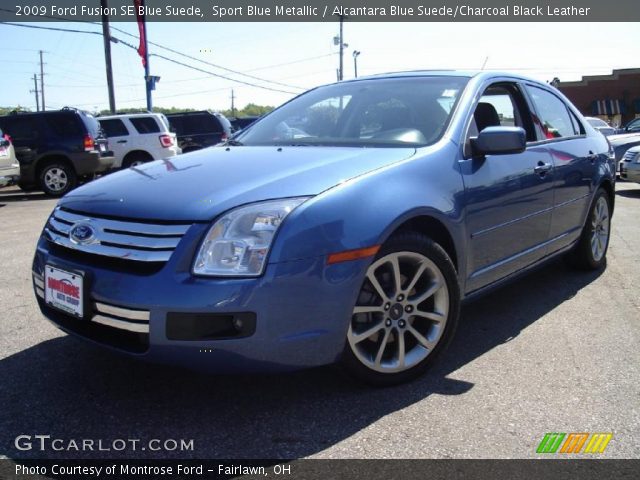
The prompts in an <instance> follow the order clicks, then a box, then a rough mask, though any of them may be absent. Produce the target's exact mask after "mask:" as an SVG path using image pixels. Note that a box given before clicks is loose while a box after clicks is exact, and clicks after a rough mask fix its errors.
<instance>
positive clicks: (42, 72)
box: [40, 50, 47, 112]
mask: <svg viewBox="0 0 640 480" xmlns="http://www.w3.org/2000/svg"><path fill="white" fill-rule="evenodd" d="M40 95H41V97H42V111H43V112H44V111H45V110H46V109H47V108H46V107H45V104H44V63H42V50H40Z"/></svg>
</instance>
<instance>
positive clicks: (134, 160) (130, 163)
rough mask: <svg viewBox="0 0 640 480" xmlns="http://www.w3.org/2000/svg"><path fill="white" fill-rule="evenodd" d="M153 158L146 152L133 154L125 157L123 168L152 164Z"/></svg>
mask: <svg viewBox="0 0 640 480" xmlns="http://www.w3.org/2000/svg"><path fill="white" fill-rule="evenodd" d="M152 160H153V157H152V156H151V155H149V154H148V153H145V152H133V153H130V154H128V155H127V156H126V157H124V160H123V161H122V168H129V167H139V166H140V165H142V164H144V163H147V162H150V161H152Z"/></svg>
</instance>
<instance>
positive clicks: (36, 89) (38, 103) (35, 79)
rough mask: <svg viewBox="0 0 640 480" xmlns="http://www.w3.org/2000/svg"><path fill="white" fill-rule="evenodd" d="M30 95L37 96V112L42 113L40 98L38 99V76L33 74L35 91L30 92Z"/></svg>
mask: <svg viewBox="0 0 640 480" xmlns="http://www.w3.org/2000/svg"><path fill="white" fill-rule="evenodd" d="M29 93H35V94H36V112H39V111H40V97H38V75H37V74H36V73H34V74H33V90H29Z"/></svg>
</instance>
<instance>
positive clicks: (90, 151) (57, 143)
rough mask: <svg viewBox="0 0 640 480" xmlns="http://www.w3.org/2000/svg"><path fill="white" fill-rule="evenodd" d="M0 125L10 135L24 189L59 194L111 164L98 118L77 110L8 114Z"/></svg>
mask: <svg viewBox="0 0 640 480" xmlns="http://www.w3.org/2000/svg"><path fill="white" fill-rule="evenodd" d="M0 128H2V130H4V131H5V132H6V133H8V134H9V135H10V136H11V139H12V141H13V145H14V147H15V151H16V156H17V158H18V161H19V162H20V183H19V185H20V187H21V188H23V189H25V190H29V189H32V188H34V187H39V188H41V189H42V190H43V191H44V192H45V193H46V194H47V195H51V196H54V197H59V196H62V195H64V194H65V193H67V192H69V191H70V190H72V189H73V188H74V187H75V186H76V184H77V183H78V180H79V179H84V178H92V177H93V176H94V175H95V174H96V173H100V172H104V171H105V170H108V169H109V168H110V167H111V165H112V164H113V155H112V153H111V152H110V151H109V147H108V145H109V144H108V142H107V137H105V136H104V133H103V132H102V130H101V129H100V125H99V124H98V121H97V120H96V119H95V118H94V117H93V116H92V115H91V114H89V113H87V112H83V111H81V110H76V109H74V108H68V107H67V108H63V109H62V110H48V111H46V112H37V113H22V112H21V113H12V114H10V115H6V116H3V117H0Z"/></svg>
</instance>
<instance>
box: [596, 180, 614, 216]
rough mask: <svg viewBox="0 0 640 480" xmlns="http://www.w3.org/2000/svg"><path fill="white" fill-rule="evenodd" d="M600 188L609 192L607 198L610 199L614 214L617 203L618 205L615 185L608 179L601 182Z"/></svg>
mask: <svg viewBox="0 0 640 480" xmlns="http://www.w3.org/2000/svg"><path fill="white" fill-rule="evenodd" d="M599 188H603V189H604V190H605V191H606V192H607V196H608V197H609V205H611V213H613V210H614V207H615V203H616V192H615V187H614V186H613V183H612V182H611V180H609V179H608V178H605V179H604V180H602V182H600V185H599Z"/></svg>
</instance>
